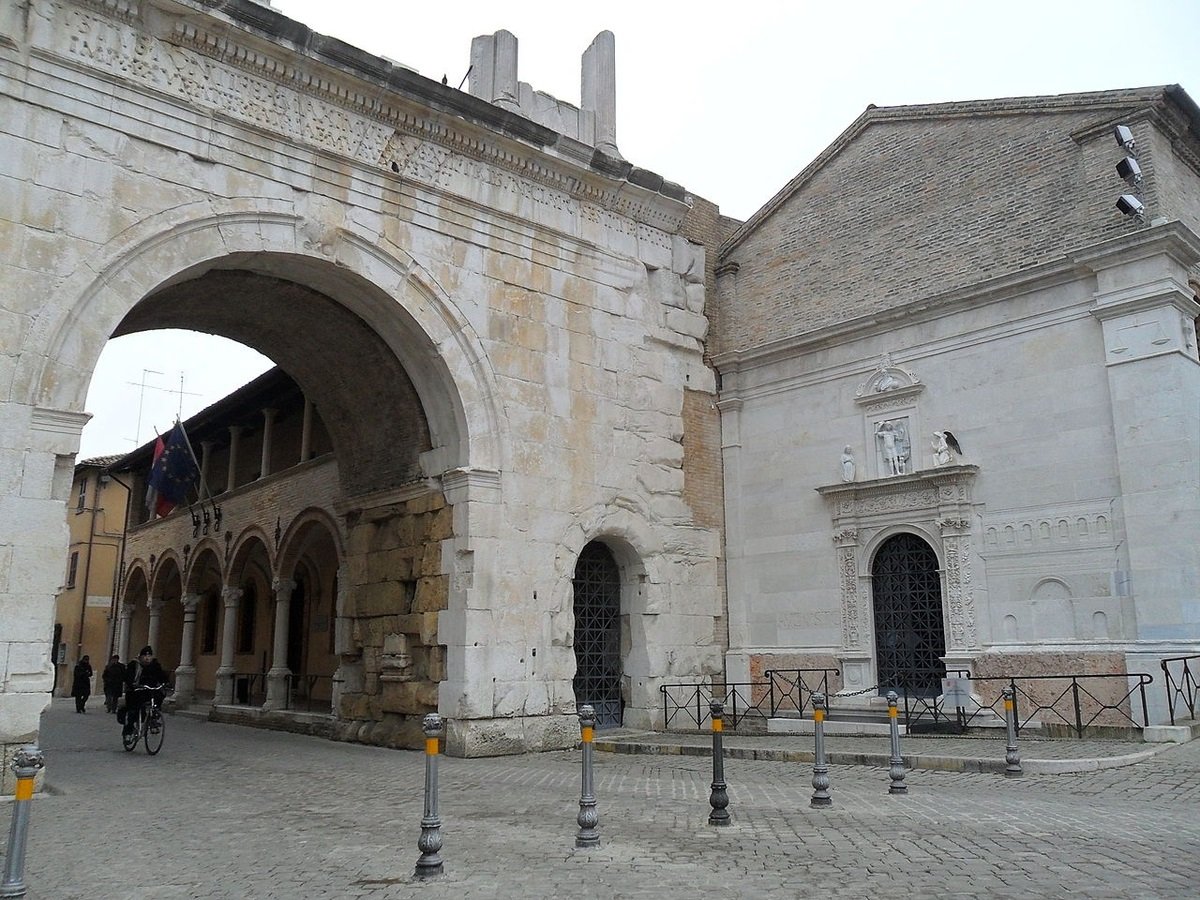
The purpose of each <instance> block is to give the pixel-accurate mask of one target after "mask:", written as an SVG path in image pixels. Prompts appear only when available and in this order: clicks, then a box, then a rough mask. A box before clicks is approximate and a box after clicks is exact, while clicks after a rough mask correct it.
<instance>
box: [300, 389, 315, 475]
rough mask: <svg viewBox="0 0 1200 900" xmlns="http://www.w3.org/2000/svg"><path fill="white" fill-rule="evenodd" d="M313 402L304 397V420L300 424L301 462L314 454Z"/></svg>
mask: <svg viewBox="0 0 1200 900" xmlns="http://www.w3.org/2000/svg"><path fill="white" fill-rule="evenodd" d="M312 423H313V402H312V401H311V400H309V399H308V398H307V397H305V398H304V421H303V422H302V424H301V425H300V462H305V461H306V460H307V459H308V458H309V457H310V456H311V455H312Z"/></svg>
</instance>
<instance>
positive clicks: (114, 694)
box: [100, 653, 125, 713]
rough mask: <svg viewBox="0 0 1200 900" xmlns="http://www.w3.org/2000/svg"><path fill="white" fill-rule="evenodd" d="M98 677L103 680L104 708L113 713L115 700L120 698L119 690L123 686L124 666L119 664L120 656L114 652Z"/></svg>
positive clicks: (115, 705) (115, 708)
mask: <svg viewBox="0 0 1200 900" xmlns="http://www.w3.org/2000/svg"><path fill="white" fill-rule="evenodd" d="M100 678H101V680H102V681H103V682H104V709H105V711H106V712H110V713H115V712H116V711H117V702H118V701H119V700H120V699H121V691H122V690H124V688H125V667H124V666H123V665H121V657H119V656H117V655H116V654H115V653H114V654H113V655H112V656H111V657H110V658H109V660H108V665H107V666H105V667H104V672H103V674H102V675H101V676H100Z"/></svg>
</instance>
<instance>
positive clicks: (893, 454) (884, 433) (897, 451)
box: [875, 420, 904, 475]
mask: <svg viewBox="0 0 1200 900" xmlns="http://www.w3.org/2000/svg"><path fill="white" fill-rule="evenodd" d="M875 439H876V440H877V441H879V442H880V444H881V445H882V448H883V460H884V463H886V465H887V474H888V475H903V474H904V445H903V440H902V439H903V435H902V434H901V433H899V432H898V431H897V430H896V426H895V425H893V424H892V423H891V421H890V420H889V421H884V422H880V423H879V424H878V425H877V426H875Z"/></svg>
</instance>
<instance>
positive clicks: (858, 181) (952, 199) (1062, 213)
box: [713, 91, 1200, 352]
mask: <svg viewBox="0 0 1200 900" xmlns="http://www.w3.org/2000/svg"><path fill="white" fill-rule="evenodd" d="M1155 96H1156V95H1155V93H1154V92H1153V91H1143V92H1141V93H1138V92H1113V93H1112V94H1108V95H1086V97H1087V99H1079V98H1071V97H1066V98H1046V99H1045V100H1043V101H1032V102H1031V103H1026V104H1023V103H1022V102H1021V101H1012V100H1007V101H989V102H979V103H970V104H946V105H943V106H940V107H909V108H898V109H893V110H871V111H868V113H866V114H865V115H864V118H863V127H862V129H861V131H859V132H858V133H857V135H856V136H851V137H852V139H849V140H848V142H847V143H846V144H845V145H844V146H842V147H841V148H840V150H838V151H837V152H833V153H830V155H829V156H828V158H827V159H825V161H824V164H823V165H816V166H814V167H810V169H811V170H812V171H809V172H808V173H807V175H802V176H801V177H799V178H798V179H797V181H796V182H793V186H794V187H796V190H795V191H794V193H792V194H791V196H790V197H787V198H786V199H784V200H783V201H782V202H781V203H780V204H779V205H778V206H777V207H776V208H775V209H774V210H773V211H772V212H770V213H769V214H767V215H765V217H764V218H762V220H761V221H759V222H758V223H757V225H756V226H754V227H753V230H751V231H750V232H749V233H748V235H747V236H745V237H744V238H743V239H742V240H741V241H740V242H739V243H736V244H735V245H733V246H732V248H730V249H729V250H728V251H727V253H726V255H725V257H724V258H723V260H722V261H723V262H724V261H735V262H737V263H738V264H739V266H740V269H739V272H738V275H737V287H736V294H737V300H736V302H733V301H732V300H731V299H730V298H724V297H723V298H721V299H722V309H721V310H720V313H719V319H720V321H721V326H722V327H721V332H720V346H719V347H716V348H713V351H714V352H722V351H724V350H731V349H737V348H743V347H750V346H757V345H761V344H763V343H766V342H768V341H771V340H776V339H780V338H785V337H788V336H791V335H795V334H799V333H804V332H808V331H812V330H814V329H818V328H821V327H823V326H829V325H833V324H835V323H838V322H843V321H847V320H851V319H856V318H859V317H862V316H867V315H870V314H872V313H877V312H880V311H882V310H886V309H891V308H895V307H898V306H902V305H904V304H906V303H910V302H912V301H915V300H919V299H923V298H928V297H933V296H937V295H939V294H942V293H944V292H947V291H950V290H952V289H954V288H957V287H962V286H965V285H969V284H974V283H978V282H980V281H984V280H986V279H988V278H992V277H997V276H1001V275H1004V274H1007V273H1010V272H1013V271H1017V270H1020V269H1023V268H1028V267H1031V266H1034V265H1037V264H1039V263H1043V262H1046V261H1049V260H1053V259H1057V258H1061V257H1062V256H1063V254H1065V253H1066V252H1068V251H1070V250H1073V249H1076V248H1080V247H1084V246H1087V245H1090V244H1093V243H1095V242H1098V241H1101V240H1104V239H1107V238H1112V237H1117V236H1119V235H1122V234H1126V233H1128V232H1129V230H1131V229H1133V228H1136V227H1138V226H1137V225H1136V224H1135V223H1134V222H1133V221H1132V220H1130V219H1127V218H1126V217H1124V216H1122V215H1121V214H1120V213H1118V212H1117V211H1116V209H1115V207H1114V204H1115V201H1116V198H1117V196H1119V195H1120V194H1121V193H1122V192H1124V191H1127V190H1128V188H1127V187H1126V186H1125V184H1124V182H1123V181H1122V180H1121V179H1120V178H1119V177H1117V175H1116V173H1115V168H1114V167H1115V165H1116V162H1117V161H1118V160H1119V159H1120V158H1121V151H1120V148H1118V147H1117V146H1116V145H1115V144H1114V142H1113V140H1112V136H1111V128H1110V125H1111V123H1112V122H1114V121H1122V120H1127V121H1130V122H1131V123H1132V127H1133V128H1134V131H1135V135H1136V136H1137V137H1138V142H1139V153H1140V159H1141V160H1142V167H1143V169H1145V170H1147V191H1148V196H1149V197H1150V199H1151V200H1152V201H1153V200H1155V199H1157V197H1158V196H1159V193H1161V196H1162V200H1163V209H1164V211H1169V212H1170V213H1171V214H1172V215H1175V216H1177V217H1180V218H1183V219H1184V220H1185V221H1190V222H1191V223H1192V224H1194V223H1195V221H1196V214H1197V211H1200V205H1198V204H1197V191H1200V187H1198V180H1197V174H1196V172H1195V170H1193V169H1190V168H1187V167H1186V166H1185V165H1182V163H1181V160H1180V157H1179V156H1178V155H1177V154H1175V153H1173V152H1172V151H1171V149H1170V147H1169V146H1168V145H1167V144H1166V143H1165V142H1164V141H1163V140H1162V139H1161V136H1160V135H1158V134H1157V133H1156V131H1155V129H1156V128H1157V127H1158V123H1161V121H1162V117H1161V116H1158V117H1157V118H1156V116H1155V115H1151V114H1150V113H1149V112H1148V111H1149V110H1152V109H1154V108H1156V105H1157V106H1161V105H1162V104H1161V94H1158V102H1157V104H1156V103H1155ZM1030 106H1032V108H1030ZM948 110H949V111H951V112H954V114H948V113H947V111H948ZM1189 140H1190V144H1191V149H1193V150H1194V146H1195V143H1196V142H1195V140H1194V138H1193V139H1189ZM1143 148H1144V149H1143ZM1159 164H1161V165H1162V167H1163V174H1164V176H1165V174H1166V170H1167V169H1170V171H1171V185H1170V186H1169V187H1165V188H1161V189H1160V188H1159V186H1158V185H1159V182H1158V181H1157V180H1156V179H1155V178H1154V175H1155V170H1156V166H1157V165H1159ZM781 196H783V195H781Z"/></svg>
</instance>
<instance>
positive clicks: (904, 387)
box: [854, 353, 925, 407]
mask: <svg viewBox="0 0 1200 900" xmlns="http://www.w3.org/2000/svg"><path fill="white" fill-rule="evenodd" d="M923 390H925V385H923V384H922V383H921V379H920V378H918V377H917V376H916V375H915V374H914V373H913V372H912V371H911V370H910V369H907V368H905V367H904V366H898V365H896V364H895V363H894V362H893V361H892V356H891V354H890V353H885V354H883V356H882V357H880V359H879V365H877V366H876V367H875V371H873V372H872V373H871V374H870V375H868V376H867V380H866V381H864V382H863V383H862V384H860V385H859V386H858V390H857V391H855V392H854V402H855V403H857V404H859V405H860V406H867V407H870V406H877V405H883V404H887V405H894V404H895V402H896V401H897V400H903V401H904V402H911V401H912V400H914V399H915V398H916V396H917V395H918V394H920V393H921V392H922V391H923Z"/></svg>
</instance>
